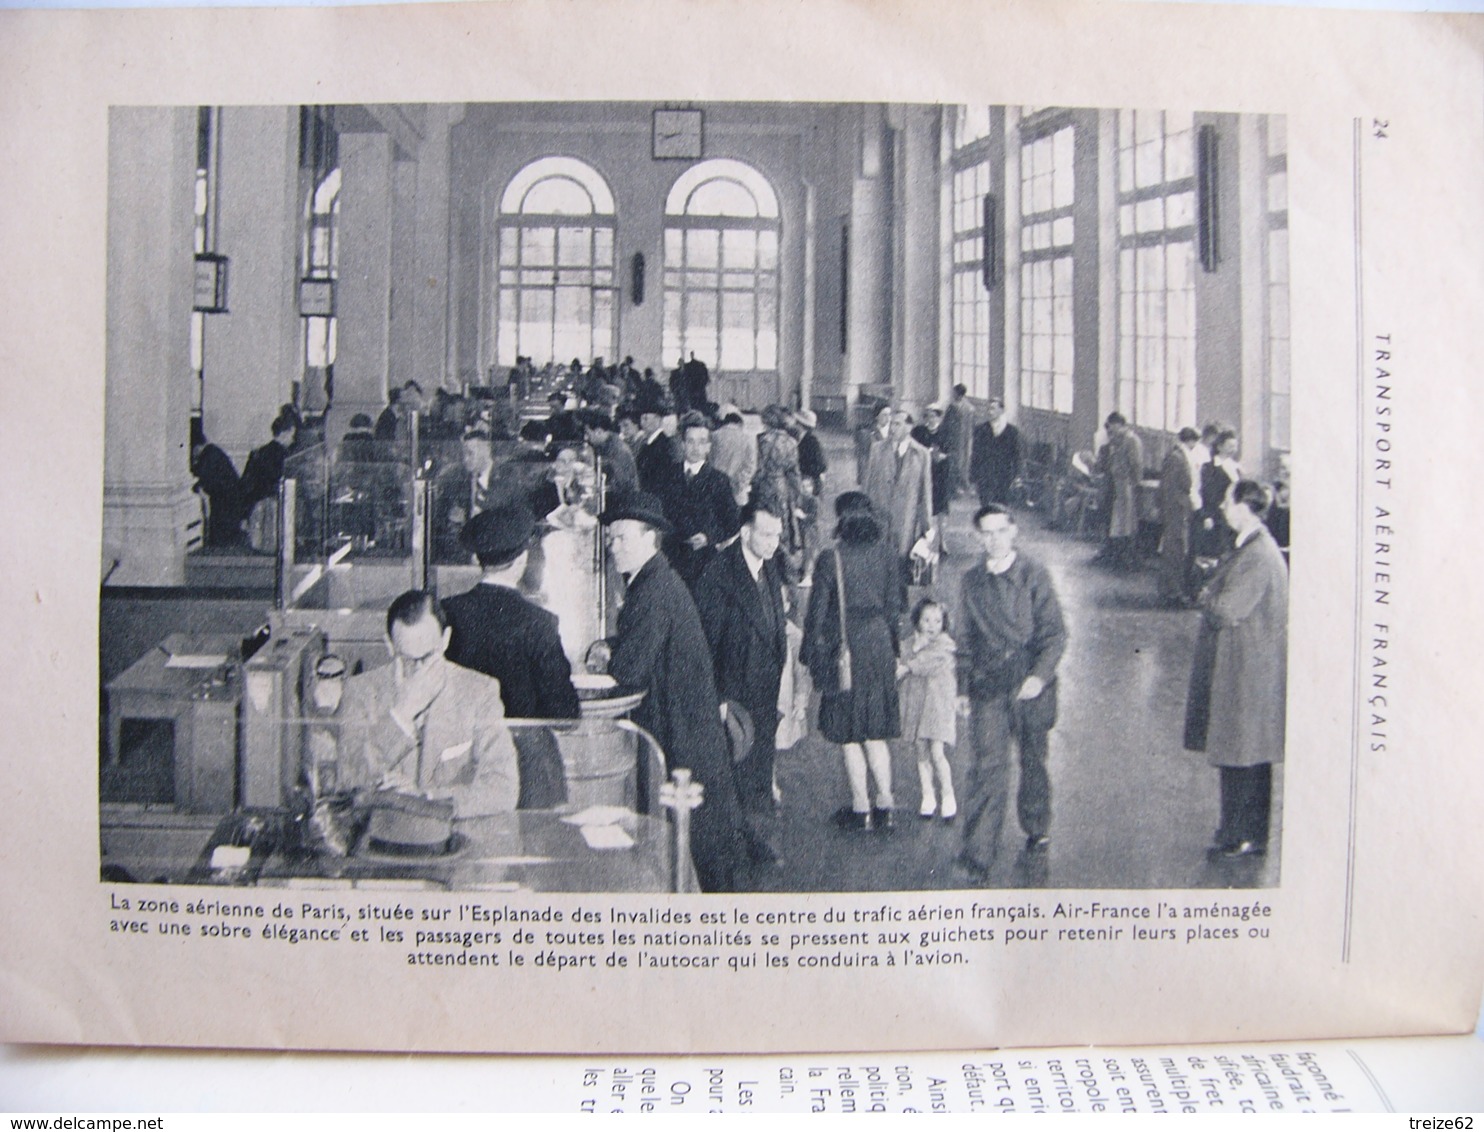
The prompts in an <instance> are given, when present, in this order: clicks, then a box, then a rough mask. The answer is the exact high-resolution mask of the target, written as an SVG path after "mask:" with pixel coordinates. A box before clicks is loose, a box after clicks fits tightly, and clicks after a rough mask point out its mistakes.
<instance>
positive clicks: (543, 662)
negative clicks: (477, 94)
mask: <svg viewBox="0 0 1484 1132" xmlns="http://www.w3.org/2000/svg"><path fill="white" fill-rule="evenodd" d="M535 529H536V524H535V520H534V519H533V518H532V517H531V513H530V511H529V510H528V509H527V508H526V505H525V501H524V500H522V499H515V500H513V501H511V502H508V503H504V504H501V505H500V506H498V507H493V508H491V509H489V510H486V511H481V512H480V513H479V514H478V515H475V516H474V518H472V519H470V520H469V522H468V523H466V524H465V525H464V529H463V531H462V532H461V534H460V542H461V544H462V545H463V547H464V548H465V550H466V551H468V552H470V553H472V554H474V555H475V556H476V557H478V559H479V565H480V566H481V568H482V569H483V577H481V578H480V580H479V584H478V585H476V586H475V587H474V588H473V589H472V590H469V591H468V592H467V593H462V594H458V595H457V596H455V597H450V598H448V599H446V600H445V601H444V603H443V609H444V612H445V613H446V614H447V615H448V623H449V627H450V628H451V629H452V631H453V635H452V638H451V639H450V641H449V645H448V659H449V660H450V661H452V662H453V663H454V664H458V665H462V666H463V667H465V668H472V669H473V670H474V671H476V672H483V673H484V674H485V675H486V676H493V677H494V678H495V679H497V680H498V681H499V682H500V698H501V700H502V702H503V703H504V705H505V714H506V716H508V717H509V718H512V719H576V718H577V716H578V714H579V710H580V709H579V708H578V704H577V690H576V689H575V688H574V687H573V686H572V664H571V662H570V661H569V660H568V659H567V654H566V653H565V652H563V651H562V640H561V637H560V635H559V634H558V631H557V618H556V614H554V613H551V612H550V611H548V610H545V609H542V608H541V607H540V606H538V605H536V604H535V603H533V602H531V601H529V600H527V599H526V597H524V596H523V595H522V594H521V593H520V591H519V590H518V589H517V588H516V587H517V585H518V583H519V582H520V578H521V575H522V574H523V573H524V572H525V569H526V564H527V560H528V552H527V548H528V547H529V546H530V542H531V538H532V536H533V535H534V534H535ZM515 746H516V752H517V754H518V755H519V757H520V800H519V808H520V809H549V808H551V807H553V806H557V805H560V804H561V803H562V802H564V801H566V798H567V784H566V774H565V772H564V770H563V767H562V756H561V752H560V750H559V749H558V748H557V744H556V739H555V737H554V736H553V735H552V734H551V732H549V731H545V730H541V729H532V728H517V729H516V730H515Z"/></svg>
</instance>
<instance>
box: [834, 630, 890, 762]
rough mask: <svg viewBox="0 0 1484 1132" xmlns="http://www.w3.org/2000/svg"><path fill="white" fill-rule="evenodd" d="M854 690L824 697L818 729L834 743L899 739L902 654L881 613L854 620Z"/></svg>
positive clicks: (852, 635) (851, 652)
mask: <svg viewBox="0 0 1484 1132" xmlns="http://www.w3.org/2000/svg"><path fill="white" fill-rule="evenodd" d="M849 634H850V668H851V690H850V691H848V692H824V693H823V694H822V695H821V696H820V698H819V733H820V734H821V735H823V736H824V737H825V738H826V739H828V740H829V741H830V742H832V743H863V742H865V741H866V740H867V739H896V738H898V737H900V736H901V734H902V709H901V704H900V703H899V701H898V699H897V655H896V650H895V649H894V648H893V647H892V637H891V630H890V629H889V628H888V626H887V624H886V618H885V617H883V616H881V615H879V614H878V615H875V616H864V617H856V616H852V617H851V620H850V623H849Z"/></svg>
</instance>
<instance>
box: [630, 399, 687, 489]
mask: <svg viewBox="0 0 1484 1132" xmlns="http://www.w3.org/2000/svg"><path fill="white" fill-rule="evenodd" d="M638 408H639V432H640V435H641V436H642V437H643V439H642V440H640V441H639V447H638V450H637V451H636V452H635V453H634V464H635V466H636V467H637V469H638V471H639V490H640V491H644V492H648V493H649V494H650V495H660V496H663V495H664V493H665V491H666V489H667V488H668V487H669V486H670V480H671V479H672V478H674V475H675V472H676V470H677V469H678V467H679V461H678V460H677V459H676V456H675V444H674V442H673V441H672V440H671V439H670V436H669V434H668V433H666V432H665V406H664V405H663V404H661V403H660V402H658V401H647V402H645V403H643V404H641V405H640V406H639V407H638Z"/></svg>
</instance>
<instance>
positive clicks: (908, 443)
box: [897, 436, 912, 456]
mask: <svg viewBox="0 0 1484 1132" xmlns="http://www.w3.org/2000/svg"><path fill="white" fill-rule="evenodd" d="M910 447H912V438H911V437H910V436H909V437H907V438H905V439H904V440H902V441H900V442H899V443H898V444H897V455H898V456H901V455H904V454H905V453H906V451H907V449H908V448H910Z"/></svg>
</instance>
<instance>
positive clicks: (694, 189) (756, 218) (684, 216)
mask: <svg viewBox="0 0 1484 1132" xmlns="http://www.w3.org/2000/svg"><path fill="white" fill-rule="evenodd" d="M779 233H780V228H779V216H778V195H777V193H775V192H774V191H773V186H772V185H771V184H769V183H768V180H767V178H765V177H764V176H763V175H762V174H761V173H759V172H758V171H757V170H756V169H754V168H752V167H751V166H750V165H744V164H743V163H742V162H740V161H731V160H715V161H703V162H701V163H700V164H698V165H693V166H691V167H690V168H689V169H687V170H686V171H685V172H684V173H682V174H681V175H680V176H679V178H677V179H676V181H675V184H674V185H673V186H672V187H671V189H670V195H669V196H668V198H666V201H665V333H664V352H665V360H666V361H667V362H668V361H669V359H671V358H676V357H680V356H681V355H683V354H687V353H690V352H692V351H694V353H695V355H696V357H697V358H698V359H700V360H701V361H705V362H709V363H714V365H715V368H717V369H719V370H724V371H725V370H729V371H733V372H738V371H762V372H769V371H774V370H777V368H778V240H779Z"/></svg>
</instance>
